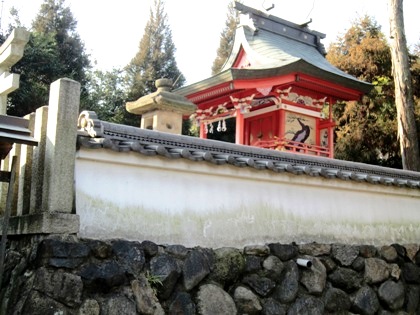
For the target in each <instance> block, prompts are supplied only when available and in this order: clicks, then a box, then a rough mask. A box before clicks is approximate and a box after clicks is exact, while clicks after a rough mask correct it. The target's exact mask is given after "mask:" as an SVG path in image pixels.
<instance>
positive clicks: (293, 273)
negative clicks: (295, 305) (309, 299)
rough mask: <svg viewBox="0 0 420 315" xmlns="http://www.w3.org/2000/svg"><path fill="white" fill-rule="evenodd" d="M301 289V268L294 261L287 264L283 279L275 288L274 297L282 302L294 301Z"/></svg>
mask: <svg viewBox="0 0 420 315" xmlns="http://www.w3.org/2000/svg"><path fill="white" fill-rule="evenodd" d="M298 289H299V270H298V267H297V265H296V263H295V262H294V261H289V262H287V263H286V264H285V267H284V273H283V277H282V279H281V281H280V282H279V283H278V285H277V286H276V289H275V290H274V293H273V297H274V298H275V299H276V300H278V301H280V302H281V303H290V302H292V301H293V300H294V299H295V298H296V296H297V293H298Z"/></svg>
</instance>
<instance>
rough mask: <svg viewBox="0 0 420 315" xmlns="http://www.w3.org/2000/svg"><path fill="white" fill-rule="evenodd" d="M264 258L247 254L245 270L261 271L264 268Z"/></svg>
mask: <svg viewBox="0 0 420 315" xmlns="http://www.w3.org/2000/svg"><path fill="white" fill-rule="evenodd" d="M263 260H264V258H263V257H260V256H251V255H246V256H245V272H247V273H251V272H256V271H260V270H261V269H262V263H263Z"/></svg>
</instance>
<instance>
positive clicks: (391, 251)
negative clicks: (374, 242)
mask: <svg viewBox="0 0 420 315" xmlns="http://www.w3.org/2000/svg"><path fill="white" fill-rule="evenodd" d="M379 255H380V256H381V257H382V258H383V259H385V261H387V262H390V263H391V262H395V261H396V260H397V258H398V253H397V250H396V249H395V247H393V246H382V247H381V249H380V250H379Z"/></svg>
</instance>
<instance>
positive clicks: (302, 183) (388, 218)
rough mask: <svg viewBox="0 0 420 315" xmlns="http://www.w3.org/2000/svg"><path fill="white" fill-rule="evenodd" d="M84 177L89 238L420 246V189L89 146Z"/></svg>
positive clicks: (80, 182)
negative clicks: (407, 244)
mask: <svg viewBox="0 0 420 315" xmlns="http://www.w3.org/2000/svg"><path fill="white" fill-rule="evenodd" d="M75 175H76V177H75V178H76V209H77V214H78V215H79V216H80V236H82V237H89V238H126V239H131V240H139V241H142V240H151V241H154V242H156V243H159V244H183V245H185V246H198V245H199V246H206V247H214V248H217V247H222V246H235V247H242V246H244V245H249V244H263V243H267V242H282V243H290V242H297V243H302V242H305V243H307V242H313V241H316V242H323V243H332V242H343V243H360V244H362V243H363V244H377V245H379V244H391V243H394V242H398V243H418V240H419V239H420V229H419V224H420V191H419V190H418V189H409V188H407V189H405V188H396V187H388V186H384V185H373V184H368V183H357V182H354V181H343V180H335V179H325V178H322V177H309V176H306V175H292V174H289V173H275V172H272V171H269V170H266V171H261V170H255V169H252V168H249V167H245V168H239V167H235V166H229V165H223V166H217V165H213V164H210V163H208V162H193V161H189V160H186V159H174V160H169V159H167V158H163V157H147V156H144V155H142V154H139V153H135V152H128V153H116V152H113V151H110V150H102V149H95V150H92V149H85V148H82V149H81V150H79V151H78V152H77V159H76V174H75Z"/></svg>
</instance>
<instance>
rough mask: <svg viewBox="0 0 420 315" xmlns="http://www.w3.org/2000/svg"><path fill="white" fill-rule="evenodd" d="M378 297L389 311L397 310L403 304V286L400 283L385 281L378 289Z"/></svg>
mask: <svg viewBox="0 0 420 315" xmlns="http://www.w3.org/2000/svg"><path fill="white" fill-rule="evenodd" d="M378 296H379V299H380V300H381V301H383V302H384V303H385V304H386V305H387V306H388V307H389V308H390V309H391V310H393V311H395V310H398V309H399V308H401V307H402V306H403V304H404V298H405V290H404V285H403V283H402V282H401V281H399V282H394V281H392V280H387V281H385V282H384V283H382V284H381V286H380V287H379V290H378Z"/></svg>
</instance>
